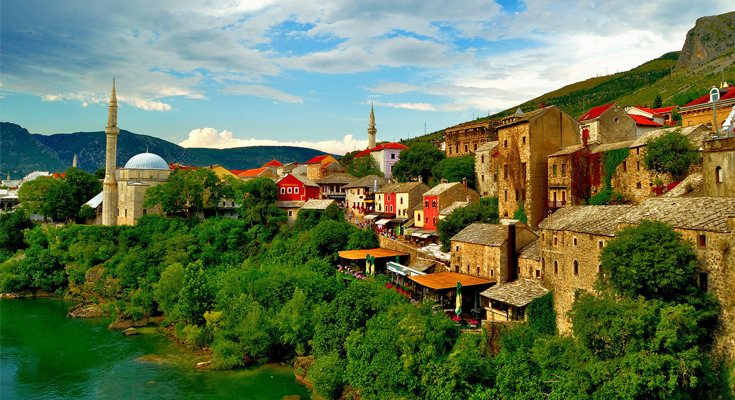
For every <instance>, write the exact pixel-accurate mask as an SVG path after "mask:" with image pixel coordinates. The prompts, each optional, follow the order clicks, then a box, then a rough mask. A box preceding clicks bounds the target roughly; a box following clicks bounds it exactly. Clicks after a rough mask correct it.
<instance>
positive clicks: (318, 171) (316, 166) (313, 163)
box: [306, 155, 337, 181]
mask: <svg viewBox="0 0 735 400" xmlns="http://www.w3.org/2000/svg"><path fill="white" fill-rule="evenodd" d="M333 162H337V160H336V159H335V158H334V157H332V156H329V155H326V156H316V157H314V158H312V159H311V160H309V161H308V162H307V163H306V177H307V178H309V179H311V180H312V181H315V180H317V179H319V178H323V177H324V176H326V175H324V176H322V174H323V173H324V171H323V170H322V167H323V166H325V165H328V164H330V163H333Z"/></svg>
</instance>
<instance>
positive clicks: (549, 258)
mask: <svg viewBox="0 0 735 400" xmlns="http://www.w3.org/2000/svg"><path fill="white" fill-rule="evenodd" d="M633 207H634V206H631V205H623V206H567V207H563V208H560V209H559V210H557V211H556V212H555V213H553V214H551V216H549V217H548V218H546V219H545V220H544V221H543V222H541V223H540V224H539V231H540V234H541V237H540V239H541V240H540V242H539V244H540V246H539V249H540V254H539V255H540V262H541V266H540V267H541V268H540V269H541V279H542V280H543V282H544V285H545V286H546V287H547V288H549V289H552V291H553V292H554V307H555V308H556V312H557V317H556V324H557V326H558V327H559V330H560V331H566V330H568V329H569V323H568V321H567V318H566V313H567V312H568V311H569V310H570V309H571V308H572V303H573V302H574V292H575V291H576V290H577V289H585V290H592V287H593V285H594V283H595V280H596V279H597V275H598V274H599V273H600V260H599V255H600V250H601V249H602V247H604V246H605V244H607V242H608V241H610V240H612V239H613V238H614V237H615V231H616V230H617V222H616V221H617V219H618V218H619V217H620V216H622V215H624V214H625V213H627V212H628V211H630V210H632V209H633Z"/></svg>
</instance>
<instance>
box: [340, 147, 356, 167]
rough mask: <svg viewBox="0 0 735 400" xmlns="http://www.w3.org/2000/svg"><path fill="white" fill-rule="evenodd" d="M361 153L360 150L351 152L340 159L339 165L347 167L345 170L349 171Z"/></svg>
mask: <svg viewBox="0 0 735 400" xmlns="http://www.w3.org/2000/svg"><path fill="white" fill-rule="evenodd" d="M359 153H360V150H355V151H350V152H348V153H346V154H345V155H343V156H342V157H341V158H340V159H339V163H340V164H341V165H342V166H343V167H345V169H349V167H350V164H352V161H353V160H354V159H355V156H356V155H357V154H359Z"/></svg>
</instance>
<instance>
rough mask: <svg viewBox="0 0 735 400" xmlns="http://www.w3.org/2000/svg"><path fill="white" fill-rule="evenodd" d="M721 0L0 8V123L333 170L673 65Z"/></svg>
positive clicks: (6, 4) (294, 0)
mask: <svg viewBox="0 0 735 400" xmlns="http://www.w3.org/2000/svg"><path fill="white" fill-rule="evenodd" d="M729 11H733V6H732V3H731V0H698V1H691V0H658V1H652V2H651V1H649V2H643V3H640V2H639V1H632V0H620V1H615V2H613V1H598V2H589V1H544V0H529V1H514V0H499V1H492V0H474V1H434V0H420V1H418V0H400V1H389V0H375V1H367V2H365V1H354V0H353V1H345V0H320V1H304V0H289V1H282V0H247V1H237V0H221V1H220V0H204V1H193V0H155V1H150V0H149V1H139V0H125V1H122V0H121V1H114V2H113V1H107V0H75V1H57V0H46V1H37V0H3V1H2V2H1V3H0V120H2V121H4V122H13V123H16V124H19V125H21V126H23V127H24V128H27V129H28V130H29V131H30V132H32V133H41V134H53V133H71V132H82V131H100V130H103V129H104V127H105V125H106V124H107V105H108V102H109V97H110V91H111V88H112V79H113V78H115V79H116V91H117V96H118V102H119V107H120V108H119V111H118V126H119V127H120V128H121V129H126V130H129V131H132V132H135V133H139V134H145V135H150V136H156V137H159V138H162V139H165V140H168V141H171V142H173V143H177V144H181V145H182V146H184V147H212V148H228V147H242V146H258V145H295V146H301V147H310V148H316V149H319V150H322V151H325V152H329V153H335V154H344V153H345V152H348V151H352V150H354V149H364V148H366V146H367V128H368V118H369V115H370V107H371V105H372V106H374V108H375V119H376V125H377V126H376V127H377V129H378V134H377V139H378V141H384V140H389V141H397V140H400V139H405V138H410V137H415V136H420V135H423V134H424V132H434V131H437V130H440V129H443V128H446V127H448V126H452V125H456V124H459V123H462V122H466V121H469V120H471V119H472V118H473V117H478V116H485V115H488V114H489V113H490V114H492V113H495V112H498V111H502V110H505V109H508V108H511V107H514V106H516V105H518V104H520V103H523V102H525V101H527V100H529V99H532V98H534V97H536V96H539V95H541V94H543V93H546V92H549V91H552V90H555V89H558V88H560V87H563V86H565V85H568V84H570V83H574V82H578V81H581V80H585V79H588V78H592V77H595V76H598V75H604V74H606V73H609V74H612V73H615V72H616V71H625V70H628V69H631V68H634V67H636V66H638V65H640V64H643V63H644V62H646V61H650V60H652V59H655V58H658V57H660V56H661V55H663V54H664V53H667V52H670V51H677V50H681V47H682V46H683V44H684V40H685V38H686V32H687V31H688V30H689V29H691V28H692V27H693V26H694V24H695V22H696V20H697V18H699V17H703V16H706V15H717V14H722V13H725V12H729Z"/></svg>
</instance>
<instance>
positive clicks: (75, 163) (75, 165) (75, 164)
mask: <svg viewBox="0 0 735 400" xmlns="http://www.w3.org/2000/svg"><path fill="white" fill-rule="evenodd" d="M71 166H72V167H74V168H76V167H77V155H76V154H74V161H72V162H71Z"/></svg>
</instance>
